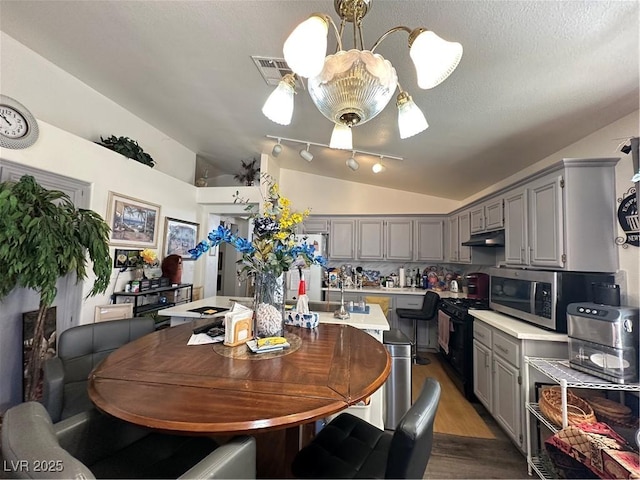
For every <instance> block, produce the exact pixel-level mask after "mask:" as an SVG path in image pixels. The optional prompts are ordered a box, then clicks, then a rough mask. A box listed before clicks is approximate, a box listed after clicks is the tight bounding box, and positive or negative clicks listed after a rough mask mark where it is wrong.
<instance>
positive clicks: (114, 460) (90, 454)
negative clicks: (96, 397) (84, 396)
mask: <svg viewBox="0 0 640 480" xmlns="http://www.w3.org/2000/svg"><path fill="white" fill-rule="evenodd" d="M2 455H3V457H4V460H5V469H4V470H5V474H7V473H8V474H9V475H10V476H11V477H14V478H50V479H55V478H256V444H255V439H254V438H253V437H250V436H247V435H244V436H236V437H233V438H231V439H230V440H228V441H227V442H226V443H224V444H222V445H219V444H217V443H216V442H215V441H214V440H212V439H211V438H208V437H187V436H181V435H168V434H162V433H155V432H150V431H148V430H146V429H144V428H141V427H137V426H135V425H132V424H129V423H126V422H123V421H121V420H118V419H116V418H114V417H110V416H107V415H103V414H101V413H100V412H98V411H97V410H89V411H86V412H82V413H79V414H77V415H74V416H73V417H69V418H67V419H65V420H62V421H60V422H58V423H56V424H53V422H52V421H51V418H50V417H49V414H48V413H47V411H46V410H45V408H44V407H43V405H42V404H41V403H38V402H26V403H21V404H19V405H16V406H15V407H12V408H10V409H9V410H7V412H6V413H5V416H4V420H3V425H2ZM7 466H8V467H7Z"/></svg>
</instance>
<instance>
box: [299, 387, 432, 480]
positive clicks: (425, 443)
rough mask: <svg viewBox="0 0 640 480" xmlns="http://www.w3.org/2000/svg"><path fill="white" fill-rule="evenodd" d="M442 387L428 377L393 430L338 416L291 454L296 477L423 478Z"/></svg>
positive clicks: (346, 414)
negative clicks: (418, 394) (294, 454)
mask: <svg viewBox="0 0 640 480" xmlns="http://www.w3.org/2000/svg"><path fill="white" fill-rule="evenodd" d="M440 392H441V388H440V383H438V381H437V380H435V379H434V378H427V379H426V381H425V383H424V385H423V386H422V391H421V392H420V396H419V397H418V399H417V400H416V402H415V403H414V404H413V405H412V406H411V408H410V409H409V411H408V412H407V413H406V414H405V415H404V416H403V417H402V419H401V420H400V422H399V423H398V426H397V427H396V430H395V431H394V432H393V433H391V432H389V431H384V430H380V429H379V428H377V427H375V426H373V425H371V424H370V423H368V422H366V421H365V420H362V419H360V418H358V417H356V416H354V415H351V414H349V413H341V414H340V415H338V416H337V417H335V418H334V419H333V420H331V422H329V423H328V424H327V425H326V426H325V427H324V428H323V429H322V430H320V432H319V433H318V435H317V436H316V437H315V438H314V439H313V440H312V441H311V442H310V443H309V444H308V445H307V446H306V447H304V448H302V449H301V450H300V451H299V452H298V454H297V455H296V456H295V458H294V460H293V463H292V465H291V470H292V472H293V475H294V476H295V477H297V478H422V477H423V475H424V472H425V470H426V469H427V463H428V462H429V457H430V456H431V448H432V446H433V422H434V419H435V415H436V410H437V409H438V404H439V402H440Z"/></svg>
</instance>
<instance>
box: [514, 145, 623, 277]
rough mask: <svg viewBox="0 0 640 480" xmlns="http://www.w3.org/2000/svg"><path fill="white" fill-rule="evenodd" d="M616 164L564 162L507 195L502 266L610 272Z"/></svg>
mask: <svg viewBox="0 0 640 480" xmlns="http://www.w3.org/2000/svg"><path fill="white" fill-rule="evenodd" d="M618 160H619V159H617V158H601V159H565V160H563V161H562V163H561V164H560V168H556V169H554V170H552V171H550V172H547V173H545V174H543V175H542V176H540V177H537V178H535V179H533V180H531V181H529V182H528V183H526V184H525V185H521V186H519V187H517V188H515V189H514V190H511V191H509V192H507V193H506V194H505V195H504V199H505V205H504V209H505V264H507V265H524V266H531V267H540V268H556V269H565V270H571V271H590V272H615V271H616V270H617V269H618V255H617V250H616V246H615V240H614V239H615V236H616V218H615V215H616V205H615V165H616V163H617V162H618Z"/></svg>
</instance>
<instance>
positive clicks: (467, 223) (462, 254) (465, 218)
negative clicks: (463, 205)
mask: <svg viewBox="0 0 640 480" xmlns="http://www.w3.org/2000/svg"><path fill="white" fill-rule="evenodd" d="M469 238H471V215H470V213H469V211H466V212H463V213H460V214H458V248H459V249H460V250H459V253H458V261H459V262H460V263H471V247H463V246H462V242H466V241H467V240H469Z"/></svg>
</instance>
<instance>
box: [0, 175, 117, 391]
mask: <svg viewBox="0 0 640 480" xmlns="http://www.w3.org/2000/svg"><path fill="white" fill-rule="evenodd" d="M109 230H110V229H109V225H107V223H106V222H105V221H104V220H103V219H102V217H101V216H100V215H99V214H97V213H96V212H94V211H92V210H85V209H79V208H76V207H75V206H74V205H73V203H72V202H71V199H70V198H69V196H68V195H67V194H65V193H64V192H61V191H58V190H47V189H45V188H43V187H42V186H41V185H39V184H38V183H37V182H36V180H35V179H34V178H33V177H32V176H30V175H25V176H23V177H22V178H21V179H20V180H19V181H18V182H13V181H8V182H2V183H0V265H2V266H3V267H2V269H3V274H2V275H0V301H1V300H2V299H3V298H4V297H5V296H6V295H8V294H9V292H11V291H12V290H13V289H14V288H31V289H33V290H35V291H36V292H37V293H38V294H39V295H40V301H39V307H38V316H37V320H36V323H35V332H34V338H33V346H32V349H31V355H30V358H29V359H27V378H26V385H25V397H26V398H27V399H29V400H35V399H36V391H37V387H38V380H39V376H40V369H41V365H42V356H41V347H42V342H43V341H44V324H45V316H46V312H47V309H48V308H49V307H50V306H51V305H52V304H53V301H54V300H55V297H56V293H57V292H56V282H57V281H58V279H59V278H60V277H64V276H65V275H67V274H70V273H75V275H76V278H77V280H78V281H81V280H83V279H85V278H86V277H87V261H88V259H90V260H91V262H92V267H91V268H92V270H93V273H94V274H95V276H96V280H95V283H94V284H93V288H92V289H91V291H90V292H89V294H88V296H93V295H96V294H98V293H103V292H104V291H106V289H107V287H108V286H109V281H110V277H111V258H110V257H109ZM87 257H88V258H87Z"/></svg>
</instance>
